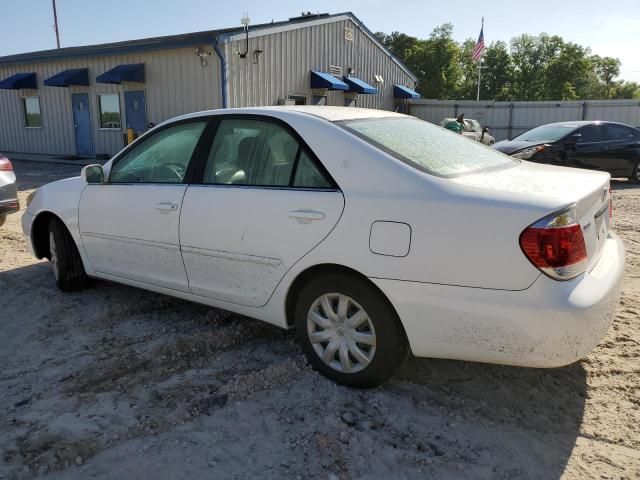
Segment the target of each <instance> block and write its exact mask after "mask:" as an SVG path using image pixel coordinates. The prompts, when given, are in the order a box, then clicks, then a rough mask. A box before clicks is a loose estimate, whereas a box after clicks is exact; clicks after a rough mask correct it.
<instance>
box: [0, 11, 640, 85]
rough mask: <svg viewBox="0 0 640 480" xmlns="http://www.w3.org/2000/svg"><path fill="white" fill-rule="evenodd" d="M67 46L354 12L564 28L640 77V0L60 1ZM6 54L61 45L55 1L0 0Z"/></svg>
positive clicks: (372, 23) (510, 30) (0, 41)
mask: <svg viewBox="0 0 640 480" xmlns="http://www.w3.org/2000/svg"><path fill="white" fill-rule="evenodd" d="M57 7H58V20H59V24H60V35H61V43H62V46H63V47H70V46H78V45H90V44H95V43H104V42H113V41H122V40H131V39H136V38H145V37H152V36H162V35H171V34H176V33H188V32H195V31H199V30H212V29H216V28H225V27H233V26H235V25H239V24H240V18H241V17H242V16H243V13H244V12H248V14H249V17H250V18H251V23H254V24H255V23H264V22H270V21H271V20H275V21H278V20H284V19H287V18H289V17H293V16H298V15H300V13H301V12H302V11H312V12H322V13H325V12H327V13H340V12H344V11H351V12H353V13H354V14H355V15H356V16H357V17H358V18H360V20H362V21H363V22H364V24H365V25H366V26H367V27H369V29H370V30H372V31H374V32H376V31H383V32H386V33H390V32H392V31H400V32H403V33H407V34H409V35H413V36H416V37H420V38H426V37H428V35H429V33H430V32H431V31H432V30H433V28H434V27H436V26H438V25H441V24H442V23H445V22H450V23H452V24H453V26H454V36H455V38H456V40H458V41H462V40H465V39H467V38H473V39H474V40H475V39H477V37H478V33H479V31H480V22H481V18H482V17H483V16H484V17H485V30H484V33H485V42H487V43H490V42H492V41H496V40H504V41H506V42H508V41H509V40H510V39H511V38H513V37H515V36H517V35H520V34H522V33H529V34H533V35H537V34H539V33H541V32H546V33H549V34H554V35H560V36H561V37H563V38H564V39H565V40H567V41H572V42H575V43H578V44H580V45H583V46H588V47H590V48H591V50H592V52H593V53H595V54H598V55H601V56H612V57H616V58H619V59H620V60H621V61H622V68H621V69H620V70H621V74H620V78H621V79H624V80H632V81H636V82H640V54H638V37H639V36H640V35H639V34H640V0H617V1H616V2H612V3H609V2H607V1H602V0H579V1H577V0H536V1H535V2H533V1H531V0H529V1H524V2H522V1H516V0H511V1H505V0H469V1H460V0H457V1H456V0H454V1H449V2H446V1H442V0H440V1H438V2H435V1H427V0H422V1H419V0H403V1H402V2H398V1H389V0H385V1H383V0H351V1H345V0H342V1H336V0H323V1H321V2H320V1H311V0H297V1H296V0H277V1H276V2H268V1H265V0H262V1H258V0H242V1H232V2H229V1H221V0H109V1H106V2H105V1H98V0H57ZM0 25H2V36H1V37H0V56H2V55H9V54H13V53H22V52H32V51H37V50H46V49H50V48H55V34H54V31H53V14H52V8H51V0H22V1H20V2H14V1H11V0H0Z"/></svg>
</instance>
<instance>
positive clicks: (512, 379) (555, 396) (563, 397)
mask: <svg viewBox="0 0 640 480" xmlns="http://www.w3.org/2000/svg"><path fill="white" fill-rule="evenodd" d="M396 378H397V379H399V380H404V381H405V382H407V385H409V386H408V387H407V390H409V391H410V392H411V395H412V396H414V398H415V397H421V396H426V397H432V398H434V399H435V400H436V404H438V403H442V404H443V405H445V404H446V403H447V402H448V403H453V404H454V405H460V408H459V410H460V411H461V412H464V413H466V414H468V413H469V412H472V416H471V417H465V416H464V414H463V415H462V419H463V421H462V422H459V428H462V429H465V428H471V429H473V428H476V427H477V426H478V424H480V425H484V426H485V427H487V426H489V427H490V428H489V430H490V431H491V433H490V434H488V435H487V440H489V442H490V441H491V440H490V438H491V437H492V436H493V435H495V433H496V431H497V432H501V433H499V435H505V437H506V438H511V440H507V442H505V443H509V442H510V441H512V442H513V444H512V446H513V447H516V446H517V445H524V446H526V448H528V449H529V454H531V456H532V457H533V458H535V457H537V458H538V461H540V465H539V468H537V467H536V469H535V470H532V471H529V472H526V464H529V465H534V464H535V461H534V462H532V461H531V460H532V459H528V460H527V458H526V457H527V454H524V455H523V456H520V459H518V454H515V456H514V462H516V463H520V464H521V465H522V467H523V468H524V471H523V472H521V473H524V472H526V475H524V476H526V477H527V476H529V475H531V476H533V477H538V475H540V476H541V477H542V478H560V477H561V476H562V475H563V472H565V468H566V465H567V462H568V460H569V457H570V456H571V452H572V450H573V448H574V445H575V442H576V438H577V437H578V436H579V435H580V427H581V424H582V420H583V415H584V410H585V402H586V398H587V381H586V378H587V374H586V371H585V369H584V367H583V365H582V364H581V363H580V362H577V363H574V364H572V365H569V366H566V367H562V368H552V369H539V368H521V367H510V366H505V365H490V364H483V363H472V362H465V361H456V360H439V359H423V358H415V357H411V358H410V359H409V360H408V361H407V363H406V364H405V366H404V367H403V368H402V370H401V371H400V372H399V374H398V375H397V376H396ZM485 421H486V423H485ZM467 422H469V423H467ZM487 433H488V432H487ZM472 436H473V435H472ZM506 446H507V448H508V445H506ZM534 452H535V453H534Z"/></svg>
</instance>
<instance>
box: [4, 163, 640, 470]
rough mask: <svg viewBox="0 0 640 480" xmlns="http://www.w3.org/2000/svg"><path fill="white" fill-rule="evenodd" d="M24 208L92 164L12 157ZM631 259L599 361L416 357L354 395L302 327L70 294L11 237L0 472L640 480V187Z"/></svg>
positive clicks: (153, 301) (103, 287) (124, 297)
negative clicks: (41, 188) (314, 354)
mask: <svg viewBox="0 0 640 480" xmlns="http://www.w3.org/2000/svg"><path fill="white" fill-rule="evenodd" d="M15 167H16V170H17V174H18V176H19V179H20V197H21V200H22V202H23V204H24V199H25V197H26V195H27V194H28V193H29V192H30V191H31V189H33V188H34V187H37V186H38V185H41V184H42V183H45V182H48V181H52V180H55V179H56V178H63V177H65V176H69V175H73V174H76V173H77V172H78V170H79V168H76V167H74V166H66V165H45V164H35V163H27V162H15ZM614 188H615V191H614V209H615V213H614V215H615V216H614V221H615V229H616V230H617V231H618V233H619V234H620V235H622V237H623V239H624V241H625V245H626V247H627V250H628V256H627V259H628V265H627V272H626V277H625V280H624V287H623V298H622V301H621V304H620V307H619V310H618V314H617V318H616V321H615V323H614V325H613V327H612V328H611V329H610V331H609V333H608V335H607V337H606V338H605V339H604V341H603V342H602V343H601V345H600V346H599V347H598V348H597V349H596V350H595V351H594V352H593V353H592V354H591V355H589V356H588V357H587V358H586V359H585V360H583V361H581V362H578V363H576V364H574V365H571V366H568V367H565V368H560V369H553V370H538V369H520V368H510V367H504V366H494V365H483V364H473V363H466V362H457V361H444V360H429V359H410V360H409V361H408V362H407V364H406V366H405V367H404V368H403V369H402V371H401V372H400V373H399V374H398V375H397V376H396V377H395V378H394V379H393V380H392V381H390V382H389V383H387V384H386V385H384V386H383V387H380V388H377V389H373V390H368V391H356V390H350V389H348V388H344V387H340V386H337V385H335V384H333V383H332V382H329V381H327V380H325V379H324V378H322V377H321V376H320V375H318V374H317V373H315V372H313V371H312V370H311V369H310V368H309V367H308V366H307V365H306V362H305V360H304V358H303V357H302V354H301V352H300V349H299V348H298V346H297V345H296V343H295V341H294V337H293V334H292V333H291V332H285V331H282V330H279V329H277V328H275V327H272V326H269V325H267V324H263V323H260V322H257V321H255V320H252V319H249V318H244V317H239V316H237V315H233V314H229V313H226V312H223V311H219V310H215V309H211V308H207V307H203V306H199V305H194V304H191V303H187V302H184V301H180V300H175V299H172V298H169V297H165V296H162V295H157V294H154V293H149V292H145V291H143V290H137V289H134V288H131V287H125V286H119V285H116V284H110V283H105V282H97V283H96V284H95V286H94V287H92V288H90V289H89V290H86V291H83V292H79V293H73V294H63V293H61V292H59V291H58V290H57V289H56V288H55V285H54V281H53V275H52V274H51V271H50V266H49V265H48V264H47V262H38V261H35V260H34V259H33V258H31V257H30V256H29V254H28V252H27V249H26V247H25V244H24V240H23V238H22V235H21V233H20V226H19V215H12V216H10V217H9V219H8V222H7V224H6V225H5V226H4V227H3V228H2V229H0V318H1V323H0V411H1V412H2V413H1V415H0V454H1V455H2V458H1V460H0V478H31V477H33V476H37V475H44V476H46V477H47V478H72V479H76V478H77V479H86V478H94V477H95V478H114V479H123V478H156V479H170V478H187V477H193V478H204V477H210V478H254V477H260V478H292V479H307V478H319V479H343V480H344V479H355V478H381V479H386V478H469V479H471V478H474V479H476V478H487V479H489V478H491V479H496V478H498V479H499V478H545V479H550V478H559V477H562V478H568V479H583V478H610V479H613V478H627V479H635V478H640V453H639V452H640V390H639V385H640V375H639V373H640V328H639V325H638V319H639V312H640V220H639V218H638V214H637V212H638V211H640V188H638V187H635V186H632V185H629V184H627V183H626V182H616V183H615V185H614Z"/></svg>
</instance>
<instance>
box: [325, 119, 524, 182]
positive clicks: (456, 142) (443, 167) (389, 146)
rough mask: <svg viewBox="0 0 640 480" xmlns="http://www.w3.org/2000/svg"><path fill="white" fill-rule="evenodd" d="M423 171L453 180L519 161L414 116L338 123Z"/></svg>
mask: <svg viewBox="0 0 640 480" xmlns="http://www.w3.org/2000/svg"><path fill="white" fill-rule="evenodd" d="M336 123H337V124H338V125H340V126H341V127H343V128H344V129H346V130H347V131H349V132H351V133H353V134H354V135H356V136H358V137H360V138H362V139H363V140H365V141H366V142H368V143H370V144H371V145H373V146H375V147H377V148H379V149H381V150H382V151H384V152H386V153H388V154H390V155H392V156H394V157H396V158H397V159H398V160H401V161H403V162H405V163H408V164H409V165H411V166H413V167H415V168H418V169H419V170H421V171H424V172H427V173H431V174H434V175H437V176H440V177H449V176H454V175H460V174H464V173H470V172H475V171H478V170H485V169H488V168H495V167H502V166H509V165H512V164H514V163H516V162H517V160H514V159H512V158H510V157H507V156H506V155H503V154H501V153H499V152H497V151H495V150H493V149H491V148H488V147H485V146H484V145H482V144H480V143H478V142H474V141H472V140H469V139H468V138H465V137H463V136H462V135H460V134H457V133H454V132H451V131H449V130H445V129H444V128H440V127H437V126H435V125H432V124H430V123H428V122H425V121H422V120H418V119H416V118H411V117H401V118H367V119H363V120H347V121H342V122H336Z"/></svg>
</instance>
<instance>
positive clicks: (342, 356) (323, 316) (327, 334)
mask: <svg viewBox="0 0 640 480" xmlns="http://www.w3.org/2000/svg"><path fill="white" fill-rule="evenodd" d="M307 334H308V335H309V341H310V342H311V345H312V346H313V349H314V350H315V351H316V353H317V354H318V357H320V358H321V359H322V361H323V362H324V363H326V364H327V365H329V366H330V367H331V368H333V369H334V370H337V371H339V372H344V373H355V372H359V371H360V370H364V369H365V368H366V367H367V365H369V364H370V363H371V360H373V356H374V355H375V353H376V331H375V329H374V328H373V322H372V321H371V319H370V318H369V315H368V314H367V312H366V311H365V310H364V308H362V307H361V306H360V305H359V304H358V303H357V302H356V301H355V300H354V299H352V298H351V297H348V296H347V295H343V294H341V293H327V294H326V295H322V296H321V297H319V298H317V299H316V301H315V302H313V304H312V305H311V308H310V309H309V313H308V314H307Z"/></svg>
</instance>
